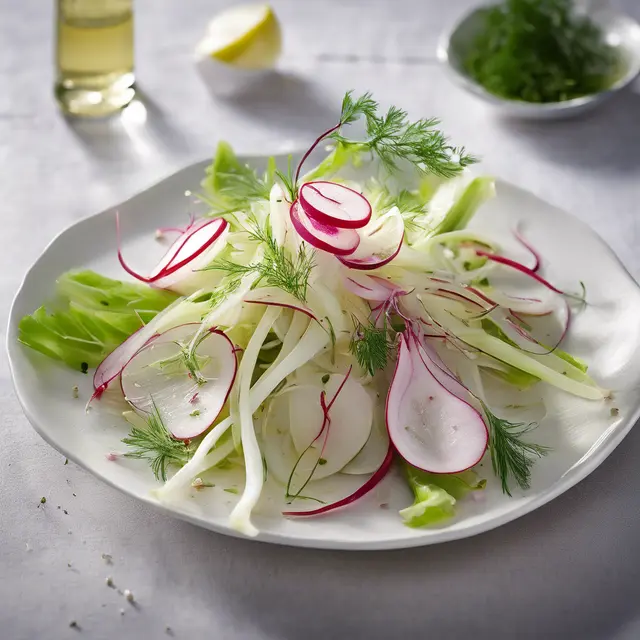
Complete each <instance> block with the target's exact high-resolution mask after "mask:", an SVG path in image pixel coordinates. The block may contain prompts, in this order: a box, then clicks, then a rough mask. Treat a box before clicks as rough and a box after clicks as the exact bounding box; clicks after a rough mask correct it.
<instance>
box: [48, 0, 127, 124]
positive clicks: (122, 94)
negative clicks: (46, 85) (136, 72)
mask: <svg viewBox="0 0 640 640" xmlns="http://www.w3.org/2000/svg"><path fill="white" fill-rule="evenodd" d="M56 62H57V73H58V77H57V82H56V98H57V99H58V101H59V102H60V104H61V106H62V108H63V109H64V110H65V111H67V112H69V113H73V114H79V115H98V116H99V115H106V114H109V113H112V112H114V111H117V110H118V109H121V108H122V107H124V106H125V105H127V104H128V103H129V102H131V100H132V98H133V96H134V93H135V92H134V88H133V82H134V76H133V11H132V0H58V24H57V45H56Z"/></svg>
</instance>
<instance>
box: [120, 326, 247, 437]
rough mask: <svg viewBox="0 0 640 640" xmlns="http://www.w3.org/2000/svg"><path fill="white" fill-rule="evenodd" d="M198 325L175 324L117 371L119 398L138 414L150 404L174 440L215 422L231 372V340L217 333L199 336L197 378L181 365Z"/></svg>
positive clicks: (147, 410) (233, 358) (232, 377)
mask: <svg viewBox="0 0 640 640" xmlns="http://www.w3.org/2000/svg"><path fill="white" fill-rule="evenodd" d="M198 327H199V324H197V323H195V324H194V323H192V324H186V325H180V326H178V327H174V328H173V329H169V330H168V331H165V332H164V333H162V334H160V335H159V336H158V337H157V338H156V339H155V340H153V341H151V342H150V343H149V344H148V345H147V346H145V347H143V348H142V349H141V350H140V351H138V352H137V353H136V355H135V356H134V357H133V358H132V359H131V360H130V361H129V363H128V364H127V365H126V366H125V368H124V370H123V371H122V375H121V385H122V391H123V393H124V396H125V398H126V400H127V402H129V404H131V406H132V407H133V408H134V409H135V410H136V411H138V412H139V413H142V414H149V413H151V412H152V411H153V409H154V405H155V408H156V409H157V410H158V412H159V414H160V416H161V417H162V419H163V421H164V424H165V425H166V427H167V429H168V430H169V431H170V432H171V434H172V435H173V436H174V437H175V438H178V439H179V440H188V439H190V438H195V437H196V436H199V435H200V434H201V433H203V432H204V431H206V430H207V429H208V428H209V427H210V426H211V425H212V424H213V423H214V421H215V420H216V418H217V417H218V415H219V414H220V411H221V410H222V407H223V406H224V404H225V402H226V400H227V397H228V395H229V392H230V391H231V387H232V386H233V382H234V380H235V375H236V366H237V362H236V355H235V352H234V347H233V343H232V342H231V341H230V340H229V338H227V336H225V335H224V334H223V333H222V332H220V331H216V330H211V331H209V332H207V333H205V334H204V336H203V337H202V339H201V340H200V341H199V342H198V344H197V346H196V349H195V358H196V362H197V364H198V369H199V371H198V376H199V379H195V378H194V376H193V375H192V373H190V372H189V370H188V369H187V367H186V366H185V360H184V356H183V354H184V352H185V350H186V349H188V347H189V345H190V343H191V340H192V339H193V336H194V335H195V333H196V331H197V329H198Z"/></svg>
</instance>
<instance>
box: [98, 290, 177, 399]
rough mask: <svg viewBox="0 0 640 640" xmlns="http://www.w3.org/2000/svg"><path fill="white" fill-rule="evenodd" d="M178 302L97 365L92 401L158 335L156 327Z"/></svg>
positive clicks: (133, 334)
mask: <svg viewBox="0 0 640 640" xmlns="http://www.w3.org/2000/svg"><path fill="white" fill-rule="evenodd" d="M180 302H181V301H180V300H176V301H175V302H173V303H171V304H170V305H169V306H168V307H166V308H165V309H164V310H162V311H160V313H158V314H157V315H156V316H155V317H154V318H153V319H152V320H151V321H150V322H149V323H148V324H146V325H144V326H143V327H140V328H139V329H138V330H137V331H136V332H134V333H132V334H131V335H130V336H129V337H128V338H127V339H126V340H125V341H124V342H123V343H122V344H121V345H119V346H117V347H116V348H115V349H114V350H113V351H112V352H111V353H110V354H109V355H108V356H107V357H106V358H105V359H104V360H103V361H102V362H101V363H100V364H99V365H98V367H97V369H96V370H95V373H94V374H93V388H94V389H95V393H94V394H93V396H92V398H91V399H92V400H93V399H96V398H100V396H101V395H102V393H103V392H104V391H105V390H106V389H107V387H108V386H109V384H110V383H111V382H112V381H113V380H114V379H115V378H117V377H118V376H119V375H120V373H121V372H122V370H123V369H124V367H125V366H126V364H127V363H128V362H129V360H131V358H133V356H135V355H136V353H137V352H138V351H140V349H142V347H144V346H145V345H146V344H147V343H148V342H149V341H150V340H153V339H154V338H155V337H156V336H157V335H158V331H157V330H156V327H158V325H159V324H160V322H161V321H162V320H163V318H165V316H166V315H167V314H168V313H169V311H170V310H172V309H173V308H174V307H175V306H177V305H178V304H180Z"/></svg>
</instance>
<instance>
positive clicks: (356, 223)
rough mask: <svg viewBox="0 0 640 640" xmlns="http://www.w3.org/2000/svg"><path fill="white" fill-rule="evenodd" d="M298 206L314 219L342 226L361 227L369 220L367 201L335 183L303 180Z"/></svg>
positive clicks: (345, 227)
mask: <svg viewBox="0 0 640 640" xmlns="http://www.w3.org/2000/svg"><path fill="white" fill-rule="evenodd" d="M299 197H300V205H301V206H302V208H303V209H304V212H305V213H306V214H307V216H309V218H311V219H312V220H315V221H316V222H319V223H320V224H326V225H329V226H333V227H338V228H341V229H360V228H361V227H364V226H366V224H367V223H368V222H369V220H370V219H371V205H370V204H369V201H368V200H367V199H366V198H365V197H364V196H363V195H362V194H360V193H358V192H357V191H354V190H353V189H349V187H345V186H344V185H341V184H338V183H336V182H324V181H318V182H306V183H305V184H303V185H302V186H301V187H300V191H299Z"/></svg>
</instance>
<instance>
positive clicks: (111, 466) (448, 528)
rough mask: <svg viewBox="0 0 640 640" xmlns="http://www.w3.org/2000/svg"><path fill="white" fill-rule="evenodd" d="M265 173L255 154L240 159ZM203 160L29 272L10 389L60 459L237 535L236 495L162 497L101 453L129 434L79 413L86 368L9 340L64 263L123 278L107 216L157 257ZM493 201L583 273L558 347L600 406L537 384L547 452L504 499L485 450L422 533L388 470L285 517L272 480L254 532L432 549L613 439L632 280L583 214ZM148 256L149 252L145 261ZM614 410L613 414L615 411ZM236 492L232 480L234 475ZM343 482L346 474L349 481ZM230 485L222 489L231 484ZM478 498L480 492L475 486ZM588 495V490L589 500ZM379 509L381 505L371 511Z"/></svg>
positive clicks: (509, 224) (95, 223) (133, 468)
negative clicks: (468, 487) (324, 503)
mask: <svg viewBox="0 0 640 640" xmlns="http://www.w3.org/2000/svg"><path fill="white" fill-rule="evenodd" d="M246 161H247V162H250V163H252V164H254V165H255V166H257V167H258V168H259V169H262V168H263V166H264V159H263V158H246ZM205 166H206V163H198V164H195V165H192V166H190V167H187V168H186V169H184V170H182V171H180V172H178V173H176V174H174V175H172V176H171V177H169V178H167V179H165V180H163V181H162V182H160V183H158V184H157V185H155V186H153V187H151V188H149V189H147V190H146V191H144V192H143V193H140V194H139V195H137V196H135V197H133V198H131V199H130V200H128V201H126V202H124V203H122V204H120V205H119V206H118V207H115V208H114V209H109V210H107V211H104V212H102V213H100V214H98V215H96V216H93V217H91V218H88V219H86V220H83V221H81V222H79V223H77V224H75V225H73V226H72V227H70V228H69V229H67V230H66V231H64V232H62V233H61V234H60V235H59V236H58V237H57V238H56V239H55V240H54V241H53V242H52V243H51V244H50V245H49V246H48V247H47V249H45V251H44V252H43V254H42V256H41V257H40V258H39V259H38V260H37V261H36V263H35V265H34V266H33V267H32V268H31V270H30V271H29V272H28V274H27V275H26V277H25V279H24V282H23V284H22V286H21V287H20V290H19V292H18V294H17V296H16V298H15V301H14V303H13V308H12V310H11V316H10V323H9V330H8V351H9V359H10V363H11V370H12V373H13V378H14V382H15V388H16V392H17V395H18V397H19V399H20V402H21V403H22V406H23V407H24V411H25V413H26V415H27V417H28V418H29V420H30V422H31V423H32V424H33V426H34V427H35V429H36V430H37V431H38V433H39V434H40V435H41V436H42V437H43V438H44V439H45V440H46V441H47V442H49V443H50V444H51V445H52V446H54V447H55V448H56V449H58V450H59V451H60V452H61V453H62V454H64V455H65V456H67V457H68V458H70V459H71V460H74V461H75V462H77V463H78V464H80V465H82V466H83V467H85V468H86V469H87V470H89V471H90V472H91V473H93V474H94V475H96V476H97V477H98V478H101V479H102V480H104V481H105V482H107V483H109V484H111V485H112V486H114V487H116V488H118V489H120V490H122V491H124V492H125V493H128V494H130V495H132V496H135V497H136V498H138V499H139V500H142V501H144V502H147V503H149V504H152V505H154V506H155V507H157V508H159V509H161V510H163V511H165V512H167V513H170V514H171V515H174V516H177V517H179V518H183V519H185V520H188V521H190V522H193V523H195V524H198V525H200V526H203V527H206V528H208V529H213V530H214V531H218V532H221V533H225V534H227V535H237V534H236V533H235V532H234V531H232V530H230V529H229V527H228V525H227V520H226V515H227V514H228V512H229V511H230V508H231V506H232V503H233V502H234V501H235V500H236V499H237V498H236V496H234V495H232V494H230V493H228V492H224V491H223V490H222V489H223V488H224V487H223V486H217V487H216V488H212V489H205V490H201V491H195V490H193V491H192V492H191V494H190V496H187V497H186V498H185V500H183V501H182V502H180V503H177V504H175V505H174V504H173V503H172V504H171V505H170V506H167V505H161V504H160V503H159V502H158V501H157V500H156V499H155V498H154V497H153V496H152V495H151V493H150V492H151V490H152V489H153V488H155V487H157V486H158V484H157V483H156V482H155V480H154V478H153V476H152V474H151V472H150V470H149V468H148V467H147V465H146V464H145V463H144V462H143V461H138V460H129V459H119V460H118V461H116V462H110V461H109V460H107V459H106V458H105V453H106V452H109V451H113V450H116V451H117V450H121V449H122V445H121V444H120V440H121V438H122V437H124V435H126V432H127V428H126V425H125V424H124V423H123V422H122V421H121V419H120V418H119V417H118V416H116V415H113V414H110V413H108V412H107V411H105V410H104V409H102V408H98V407H97V408H96V409H94V410H92V411H91V412H90V413H89V414H88V415H85V413H84V400H83V399H74V398H73V397H72V393H71V389H72V387H73V385H76V384H77V385H78V386H79V387H80V395H81V398H86V397H88V395H89V394H90V391H91V376H84V375H82V374H80V373H75V372H73V371H70V370H68V369H66V368H65V367H64V366H62V365H60V364H58V363H56V362H53V361H50V360H48V359H47V358H45V357H44V356H41V355H40V354H38V353H35V352H33V351H31V350H30V349H27V348H26V347H23V346H22V345H20V344H18V342H17V340H16V336H17V326H18V322H19V320H20V318H21V317H22V316H23V315H24V314H27V313H31V312H32V311H33V310H34V309H35V308H37V307H38V306H40V305H41V304H42V303H43V302H44V301H45V300H47V299H48V298H49V297H50V296H51V293H52V291H53V288H54V282H55V279H56V277H57V276H58V275H59V274H61V273H62V272H63V271H65V270H68V269H71V268H91V269H95V270H96V271H99V272H102V273H104V274H106V275H109V276H114V277H122V276H123V275H124V274H123V273H122V270H121V269H120V267H119V264H118V261H117V259H116V240H115V222H114V212H115V210H116V209H117V210H118V211H120V214H121V216H122V223H123V233H124V237H125V238H126V240H125V244H124V250H125V254H126V255H127V256H130V260H131V262H134V263H135V264H138V263H139V262H140V261H142V256H145V255H146V256H148V255H149V254H150V253H152V254H154V255H157V254H158V253H161V252H162V250H163V249H162V247H160V246H158V242H157V240H155V239H154V231H155V229H156V228H157V227H159V226H162V225H175V224H176V222H177V221H179V220H180V217H181V216H183V217H184V219H185V220H186V213H187V210H188V201H187V199H186V198H185V196H184V192H185V190H187V189H196V190H197V188H198V185H199V183H200V180H201V178H202V175H203V170H204V167H205ZM497 192H498V196H497V198H496V199H495V200H493V201H491V202H490V203H488V204H486V205H485V206H484V207H483V208H482V209H481V210H480V212H479V213H478V215H477V216H476V218H475V219H474V221H473V223H472V226H475V227H481V228H482V229H483V230H486V231H488V232H489V233H492V234H497V235H500V236H502V237H506V236H505V233H507V235H508V232H509V230H511V229H513V228H514V226H515V225H516V224H517V223H519V222H520V223H522V224H523V225H524V227H523V228H524V230H525V232H526V236H527V238H528V239H529V240H530V241H531V243H532V244H533V245H534V246H536V247H537V248H538V249H539V250H540V252H541V254H542V256H543V258H544V259H545V260H544V274H545V276H546V277H548V278H549V279H551V280H552V281H553V282H554V283H555V284H556V285H558V286H560V287H562V288H564V289H568V290H575V289H576V288H577V283H578V281H580V280H582V281H583V282H584V283H585V285H586V288H587V297H588V300H589V303H590V304H589V306H588V307H587V308H586V309H585V310H584V311H583V312H582V313H580V314H579V315H578V316H577V317H576V319H575V321H574V323H573V325H572V328H571V332H570V336H569V339H568V341H567V346H566V349H567V350H568V351H570V352H571V353H572V354H574V355H577V356H579V357H582V358H584V359H585V360H587V361H588V362H589V365H590V372H591V373H592V375H593V377H594V378H595V379H596V380H597V381H598V382H599V383H600V384H601V385H602V386H603V387H606V388H610V389H613V390H614V399H613V400H612V401H608V402H604V401H603V402H588V401H584V400H580V399H576V398H573V397H570V396H568V395H566V394H563V393H560V392H555V391H554V390H552V389H547V391H546V403H547V406H548V408H549V411H548V414H547V417H546V418H545V419H544V420H543V421H542V423H541V424H540V426H539V427H538V429H537V431H536V440H537V441H538V442H540V443H541V444H546V445H549V446H551V447H552V448H553V451H552V453H551V454H550V455H549V456H547V457H546V458H544V459H542V460H540V461H539V462H538V463H537V464H536V465H535V467H534V471H533V478H532V487H531V489H530V490H529V491H527V492H515V493H514V497H513V498H509V497H507V496H504V495H503V494H502V493H501V491H500V488H499V485H498V483H497V481H496V480H495V478H493V475H492V473H491V467H490V462H489V461H488V459H487V458H486V457H485V460H484V463H483V467H482V468H480V471H481V472H482V473H483V476H484V477H486V478H487V479H488V481H489V482H488V487H487V490H486V491H485V492H483V495H482V496H480V497H479V499H478V500H473V499H466V500H464V501H462V502H459V503H458V511H457V516H456V518H455V519H454V520H451V521H449V522H448V523H446V524H444V525H442V526H440V527H438V528H431V529H409V528H407V527H405V526H403V525H402V523H401V520H400V518H399V516H398V514H397V511H398V509H400V508H402V507H404V506H406V505H407V504H409V503H410V502H411V501H412V498H411V497H410V495H409V492H408V490H407V489H406V487H405V486H404V483H403V482H402V481H401V480H400V479H399V478H398V477H397V475H393V474H392V475H390V476H389V477H387V478H386V479H385V480H384V482H383V483H382V484H380V485H379V486H378V487H377V489H376V490H375V491H374V492H372V493H371V494H370V495H369V496H367V497H365V498H363V499H362V500H360V501H359V502H358V503H356V504H354V505H352V506H350V507H348V508H346V509H343V510H342V511H340V512H334V513H332V514H328V515H325V516H322V517H319V518H313V519H311V518H310V519H299V520H291V519H284V518H282V517H281V516H280V515H279V509H280V505H281V499H280V497H279V496H280V495H281V491H282V490H281V488H280V489H278V488H277V487H276V488H275V489H274V487H271V488H270V489H269V490H268V491H267V492H266V495H265V496H264V500H263V501H262V502H261V505H260V509H259V510H258V513H257V514H256V515H255V517H254V521H255V523H256V525H257V526H258V527H259V528H260V530H261V533H260V536H259V537H258V539H259V540H263V541H265V542H274V543H279V544H289V545H296V546H304V547H317V548H332V549H392V548H399V547H413V546H420V545H426V544H434V543H438V542H445V541H448V540H454V539H456V538H463V537H466V536H471V535H475V534H477V533H481V532H483V531H487V530H489V529H492V528H494V527H497V526H499V525H501V524H504V523H506V522H509V521H510V520H513V519H515V518H518V517H519V516H522V515H524V514H525V513H528V512H530V511H533V510H534V509H536V508H537V507H539V506H541V505H543V504H544V503H546V502H548V501H549V500H552V499H553V498H555V497H556V496H558V495H560V494H561V493H563V492H564V491H566V490H567V489H569V488H570V487H572V486H573V485H575V484H576V483H577V482H579V481H580V480H582V479H583V478H585V477H586V476H587V475H588V474H589V473H591V472H592V471H593V470H594V469H595V468H596V467H597V466H598V465H600V464H601V463H602V462H603V460H604V459H605V458H606V457H607V456H608V455H609V454H610V453H611V452H612V451H613V449H614V448H615V447H616V446H617V445H618V444H619V443H620V442H621V440H622V439H623V438H624V436H625V435H626V433H627V432H628V431H629V429H631V427H632V426H633V424H634V423H635V421H636V419H637V418H638V417H639V415H640V401H639V395H638V391H639V388H640V322H638V318H639V317H640V289H639V288H638V286H637V285H636V283H635V282H634V281H633V279H632V278H631V277H630V276H629V274H628V273H627V272H626V271H625V269H624V268H623V267H622V266H621V264H620V263H619V262H618V260H617V258H616V257H615V255H614V254H613V253H612V252H611V250H610V249H609V248H608V247H607V246H606V245H605V244H604V242H603V241H602V240H601V239H600V238H598V237H597V236H596V234H595V233H594V232H593V231H591V230H590V229H589V228H588V227H586V226H585V225H584V224H583V223H582V222H580V221H579V220H577V219H576V218H574V217H572V216H571V215H569V214H567V213H564V212H562V211H560V210H558V209H556V208H554V207H552V206H551V205H549V204H547V203H545V202H544V201H542V200H540V199H538V198H536V197H535V196H533V195H532V194H530V193H527V192H525V191H523V190H521V189H519V188H517V187H515V186H513V185H510V184H508V183H505V182H502V181H498V183H497ZM151 264H152V260H151V259H149V260H148V261H147V265H140V266H142V267H144V266H150V265H151ZM612 407H616V408H618V409H619V414H618V415H617V416H612V415H611V408H612ZM238 480H239V483H238V487H239V489H242V480H241V478H239V479H238ZM351 481H353V479H352V480H351ZM226 488H229V487H228V486H227V487H226ZM476 495H477V494H476ZM593 499H594V504H596V502H597V500H598V496H597V495H594V496H593ZM381 505H382V507H381Z"/></svg>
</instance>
